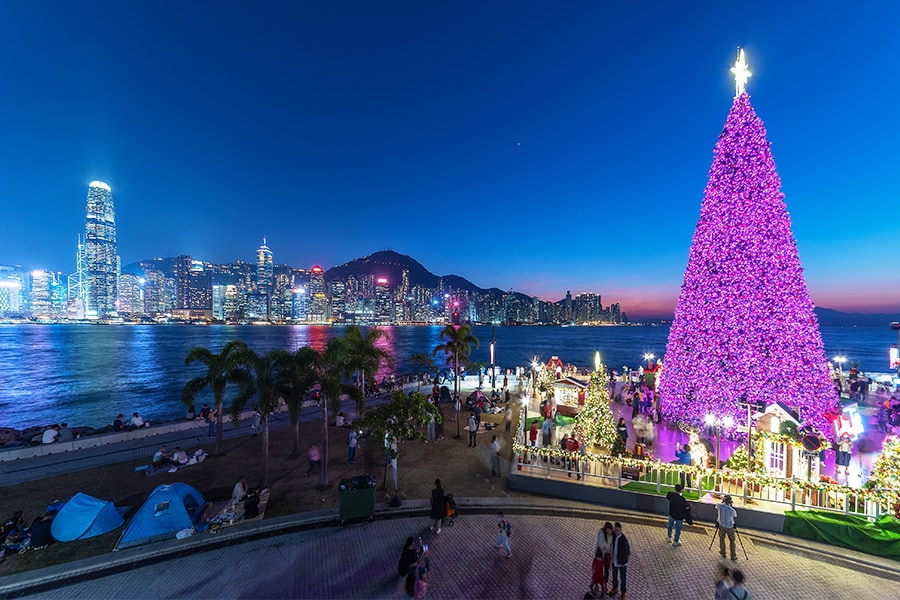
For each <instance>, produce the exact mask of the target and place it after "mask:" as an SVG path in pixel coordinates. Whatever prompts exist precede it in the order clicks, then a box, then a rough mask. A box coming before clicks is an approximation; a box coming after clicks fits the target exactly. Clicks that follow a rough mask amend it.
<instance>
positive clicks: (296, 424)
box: [293, 415, 300, 456]
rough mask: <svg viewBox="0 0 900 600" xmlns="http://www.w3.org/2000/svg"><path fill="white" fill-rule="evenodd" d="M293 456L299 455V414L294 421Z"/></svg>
mask: <svg viewBox="0 0 900 600" xmlns="http://www.w3.org/2000/svg"><path fill="white" fill-rule="evenodd" d="M293 456H300V416H299V415H297V420H296V421H294V452H293Z"/></svg>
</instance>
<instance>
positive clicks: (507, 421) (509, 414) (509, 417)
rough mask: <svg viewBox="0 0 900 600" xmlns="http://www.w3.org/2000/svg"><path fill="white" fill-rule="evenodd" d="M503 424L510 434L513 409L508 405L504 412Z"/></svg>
mask: <svg viewBox="0 0 900 600" xmlns="http://www.w3.org/2000/svg"><path fill="white" fill-rule="evenodd" d="M503 424H504V426H505V427H506V433H509V430H510V428H511V427H512V407H510V406H509V405H508V404H507V406H506V409H504V411H503Z"/></svg>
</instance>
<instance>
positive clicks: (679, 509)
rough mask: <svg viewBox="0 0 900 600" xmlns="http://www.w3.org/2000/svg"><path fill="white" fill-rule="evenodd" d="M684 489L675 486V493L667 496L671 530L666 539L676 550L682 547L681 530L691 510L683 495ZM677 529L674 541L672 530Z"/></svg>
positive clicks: (679, 485)
mask: <svg viewBox="0 0 900 600" xmlns="http://www.w3.org/2000/svg"><path fill="white" fill-rule="evenodd" d="M683 489H684V486H682V485H681V484H680V483H676V484H675V491H674V492H669V493H668V494H666V500H668V501H669V528H668V530H667V531H666V539H667V540H668V542H669V543H670V544H672V545H673V546H675V547H676V548H677V547H678V546H680V545H681V542H680V541H679V540H680V539H681V528H682V527H684V519H685V518H686V516H687V513H688V512H689V511H690V510H691V509H690V507H689V506H688V503H687V500H685V499H684V496H682V495H681V491H682V490H683ZM673 527H674V528H675V539H674V540H673V539H672V528H673Z"/></svg>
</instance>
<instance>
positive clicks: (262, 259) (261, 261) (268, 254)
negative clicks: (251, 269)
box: [256, 238, 274, 292]
mask: <svg viewBox="0 0 900 600" xmlns="http://www.w3.org/2000/svg"><path fill="white" fill-rule="evenodd" d="M273 272H274V263H273V259H272V251H271V250H270V249H269V247H268V246H267V245H266V238H263V243H262V246H260V247H259V248H258V249H257V250H256V285H257V286H258V288H259V291H260V292H267V291H269V290H270V288H271V286H272V283H273V279H272V274H273Z"/></svg>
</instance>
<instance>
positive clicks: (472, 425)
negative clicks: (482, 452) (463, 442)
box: [468, 413, 478, 448]
mask: <svg viewBox="0 0 900 600" xmlns="http://www.w3.org/2000/svg"><path fill="white" fill-rule="evenodd" d="M468 428H469V446H468V447H469V448H474V447H475V436H476V435H478V422H477V421H476V420H475V413H471V414H470V415H469V423H468Z"/></svg>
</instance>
